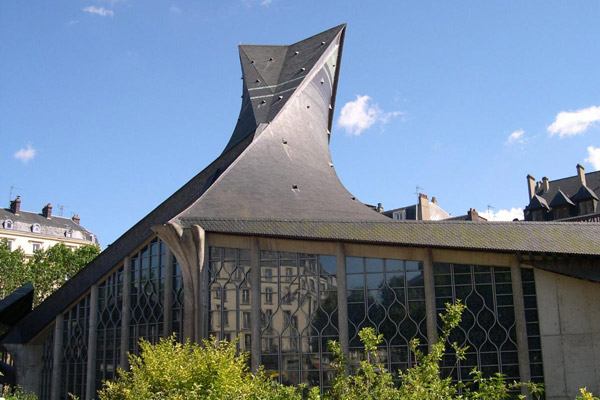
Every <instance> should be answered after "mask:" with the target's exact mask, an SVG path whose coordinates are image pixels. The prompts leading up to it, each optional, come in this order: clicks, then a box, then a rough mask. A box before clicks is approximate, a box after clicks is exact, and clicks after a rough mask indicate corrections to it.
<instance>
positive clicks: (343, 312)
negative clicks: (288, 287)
mask: <svg viewBox="0 0 600 400" xmlns="http://www.w3.org/2000/svg"><path fill="white" fill-rule="evenodd" d="M335 258H336V262H337V283H338V288H337V301H338V304H337V307H338V332H339V335H340V336H339V341H340V345H341V346H342V351H343V352H344V354H346V355H348V354H349V353H350V344H349V338H348V335H349V334H348V297H347V284H346V251H345V249H344V243H341V242H340V243H338V244H337V249H336V254H335Z"/></svg>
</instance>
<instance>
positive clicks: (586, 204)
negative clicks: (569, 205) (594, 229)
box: [579, 199, 594, 215]
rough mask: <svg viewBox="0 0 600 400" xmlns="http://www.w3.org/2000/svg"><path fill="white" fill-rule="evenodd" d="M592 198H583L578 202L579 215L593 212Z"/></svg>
mask: <svg viewBox="0 0 600 400" xmlns="http://www.w3.org/2000/svg"><path fill="white" fill-rule="evenodd" d="M593 213H594V200H592V199H590V200H584V201H580V202H579V215H586V214H593Z"/></svg>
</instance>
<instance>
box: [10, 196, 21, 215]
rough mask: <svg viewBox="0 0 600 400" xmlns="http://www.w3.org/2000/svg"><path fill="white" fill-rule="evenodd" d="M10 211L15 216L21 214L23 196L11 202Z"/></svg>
mask: <svg viewBox="0 0 600 400" xmlns="http://www.w3.org/2000/svg"><path fill="white" fill-rule="evenodd" d="M10 211H12V213H13V214H19V212H21V196H17V198H16V199H14V200H13V201H11V202H10Z"/></svg>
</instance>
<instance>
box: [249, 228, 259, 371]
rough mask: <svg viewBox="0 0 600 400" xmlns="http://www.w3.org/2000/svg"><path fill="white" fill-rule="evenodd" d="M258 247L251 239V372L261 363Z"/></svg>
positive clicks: (256, 239)
mask: <svg viewBox="0 0 600 400" xmlns="http://www.w3.org/2000/svg"><path fill="white" fill-rule="evenodd" d="M261 297H262V296H261V291H260V247H259V244H258V238H257V237H256V236H254V237H252V244H251V247H250V307H251V310H250V332H251V334H252V336H251V338H252V340H251V345H250V362H251V369H252V372H256V371H258V367H259V366H260V363H261V358H262V357H261V352H262V349H261V332H260V330H261V326H260V307H261V300H262V299H261Z"/></svg>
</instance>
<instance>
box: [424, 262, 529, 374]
mask: <svg viewBox="0 0 600 400" xmlns="http://www.w3.org/2000/svg"><path fill="white" fill-rule="evenodd" d="M434 279H435V296H436V308H437V312H438V313H441V312H444V310H445V304H446V303H454V302H455V301H456V300H458V299H460V300H461V301H462V302H463V304H465V305H466V310H465V312H464V313H463V315H462V320H461V323H460V325H459V326H458V327H457V328H456V329H454V330H453V331H452V333H451V336H450V338H449V341H450V342H457V343H458V344H459V345H460V346H468V349H467V352H466V359H465V360H462V361H458V362H457V360H456V357H455V355H454V354H452V352H450V353H449V354H447V355H446V356H445V357H444V359H443V364H442V371H443V372H445V373H446V374H449V375H451V376H452V379H454V380H462V381H468V380H470V372H471V370H472V369H473V368H474V367H477V368H478V369H480V370H481V371H482V372H483V373H484V374H485V375H487V376H489V375H492V374H494V373H496V372H501V373H503V374H505V375H506V376H507V380H508V381H511V382H512V381H513V380H519V362H518V353H517V338H516V327H515V313H514V305H513V292H512V283H511V275H510V268H503V267H491V266H481V265H461V264H443V263H435V264H434ZM439 324H441V320H440V319H439V317H438V325H439Z"/></svg>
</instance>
